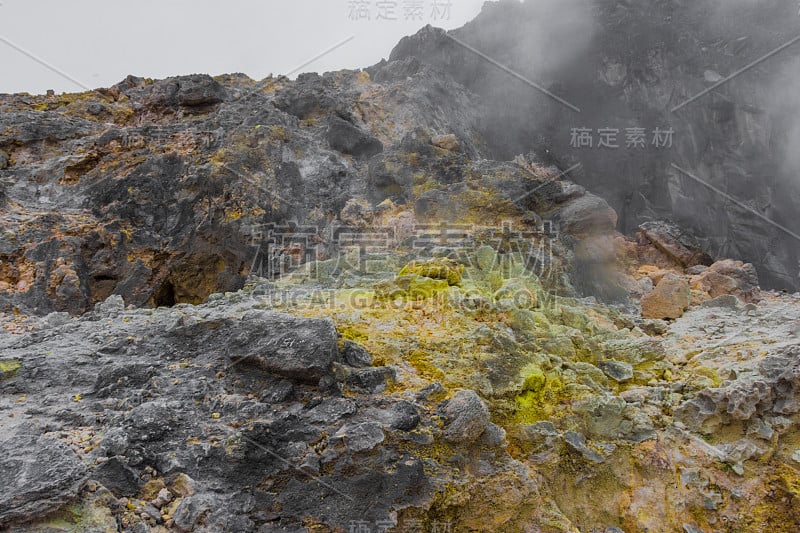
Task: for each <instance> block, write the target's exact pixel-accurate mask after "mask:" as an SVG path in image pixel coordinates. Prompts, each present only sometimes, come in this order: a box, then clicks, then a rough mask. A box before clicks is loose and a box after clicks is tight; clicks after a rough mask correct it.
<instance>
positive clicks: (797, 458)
mask: <svg viewBox="0 0 800 533" xmlns="http://www.w3.org/2000/svg"><path fill="white" fill-rule="evenodd" d="M792 461H794V462H795V463H800V449H798V450H795V451H794V453H792Z"/></svg>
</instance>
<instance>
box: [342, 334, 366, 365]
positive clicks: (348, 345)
mask: <svg viewBox="0 0 800 533" xmlns="http://www.w3.org/2000/svg"><path fill="white" fill-rule="evenodd" d="M342 358H343V359H344V362H345V363H347V364H348V365H350V366H352V367H355V368H364V367H368V366H372V355H370V353H369V352H368V351H367V350H365V349H364V348H363V347H362V346H360V345H358V344H356V343H355V342H353V341H344V349H343V350H342Z"/></svg>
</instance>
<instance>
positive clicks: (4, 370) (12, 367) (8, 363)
mask: <svg viewBox="0 0 800 533" xmlns="http://www.w3.org/2000/svg"><path fill="white" fill-rule="evenodd" d="M20 368H22V363H20V362H19V360H17V359H4V360H2V361H0V380H3V379H8V378H13V377H14V376H15V375H16V374H17V371H18V370H19V369H20Z"/></svg>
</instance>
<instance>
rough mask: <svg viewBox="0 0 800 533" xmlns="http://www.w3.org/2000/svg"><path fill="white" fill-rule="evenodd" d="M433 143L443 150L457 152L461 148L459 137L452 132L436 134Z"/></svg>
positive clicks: (432, 139)
mask: <svg viewBox="0 0 800 533" xmlns="http://www.w3.org/2000/svg"><path fill="white" fill-rule="evenodd" d="M431 144H432V145H434V146H435V147H437V148H441V149H442V150H448V151H450V152H455V151H457V150H458V148H459V146H460V145H459V142H458V138H457V137H456V136H455V135H453V134H452V133H451V134H449V135H436V136H434V137H432V138H431Z"/></svg>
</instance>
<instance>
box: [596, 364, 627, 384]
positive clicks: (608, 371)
mask: <svg viewBox="0 0 800 533" xmlns="http://www.w3.org/2000/svg"><path fill="white" fill-rule="evenodd" d="M598 366H599V367H600V370H602V371H603V373H604V374H605V375H606V376H608V377H610V378H611V379H613V380H614V381H617V382H620V383H621V382H623V381H630V380H631V379H633V367H632V366H631V365H630V364H628V363H624V362H622V361H614V360H608V361H601V362H600V364H599V365H598Z"/></svg>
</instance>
